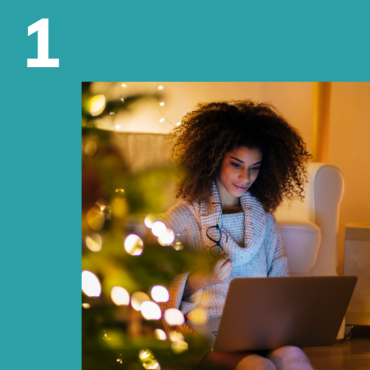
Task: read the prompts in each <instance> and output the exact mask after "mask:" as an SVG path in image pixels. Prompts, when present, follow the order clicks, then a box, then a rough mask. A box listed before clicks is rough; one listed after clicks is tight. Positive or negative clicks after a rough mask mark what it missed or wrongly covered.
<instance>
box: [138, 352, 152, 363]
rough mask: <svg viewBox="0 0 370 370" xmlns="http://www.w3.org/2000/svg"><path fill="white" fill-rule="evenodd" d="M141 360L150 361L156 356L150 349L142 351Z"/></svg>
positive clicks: (140, 353)
mask: <svg viewBox="0 0 370 370" xmlns="http://www.w3.org/2000/svg"><path fill="white" fill-rule="evenodd" d="M139 358H140V360H141V361H143V362H144V361H148V360H150V359H153V358H154V356H153V354H152V352H151V351H150V350H149V349H142V350H141V351H140V352H139Z"/></svg>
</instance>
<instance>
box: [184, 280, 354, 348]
mask: <svg viewBox="0 0 370 370" xmlns="http://www.w3.org/2000/svg"><path fill="white" fill-rule="evenodd" d="M356 282H357V277H356V276H315V277H274V278H272V277H268V278H234V279H232V280H231V282H230V285H229V290H228V292H227V296H226V302H225V306H224V310H223V313H222V317H221V318H217V319H208V321H207V323H206V324H202V325H199V324H197V323H196V322H194V321H191V320H188V321H187V322H188V324H189V325H190V326H191V327H192V328H193V329H194V330H195V331H196V332H197V333H198V334H199V335H200V336H202V337H204V338H205V339H206V341H207V343H208V345H209V346H210V347H211V349H212V350H213V351H215V352H236V351H252V350H273V349H276V348H279V347H282V346H285V345H292V346H297V347H316V346H329V345H332V344H334V342H335V340H336V338H337V335H338V331H339V329H340V326H341V323H342V320H343V318H344V315H345V313H346V310H347V306H348V304H349V301H350V299H351V296H352V293H353V290H354V288H355V285H356Z"/></svg>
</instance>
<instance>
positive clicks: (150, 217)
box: [144, 214, 157, 229]
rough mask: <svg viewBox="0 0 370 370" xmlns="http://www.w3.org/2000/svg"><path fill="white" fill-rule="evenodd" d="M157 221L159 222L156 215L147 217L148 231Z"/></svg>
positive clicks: (145, 222)
mask: <svg viewBox="0 0 370 370" xmlns="http://www.w3.org/2000/svg"><path fill="white" fill-rule="evenodd" d="M156 221H157V218H156V217H155V216H154V215H151V214H149V215H146V217H145V220H144V224H145V226H146V227H147V228H148V229H151V228H152V226H153V224H154V222H156Z"/></svg>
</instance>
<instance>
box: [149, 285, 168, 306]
mask: <svg viewBox="0 0 370 370" xmlns="http://www.w3.org/2000/svg"><path fill="white" fill-rule="evenodd" d="M150 294H151V296H152V298H153V299H154V300H155V301H156V302H168V300H169V299H170V295H169V293H168V290H167V289H166V288H165V287H164V286H162V285H154V286H153V287H152V289H151V291H150Z"/></svg>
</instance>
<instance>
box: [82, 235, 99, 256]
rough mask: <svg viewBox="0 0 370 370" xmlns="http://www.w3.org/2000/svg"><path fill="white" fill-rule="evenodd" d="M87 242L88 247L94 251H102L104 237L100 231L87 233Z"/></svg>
mask: <svg viewBox="0 0 370 370" xmlns="http://www.w3.org/2000/svg"><path fill="white" fill-rule="evenodd" d="M85 243H86V246H87V248H89V249H90V250H91V251H92V252H100V250H101V247H102V244H103V239H102V237H101V236H100V235H99V234H98V233H91V234H89V235H86V238H85Z"/></svg>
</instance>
